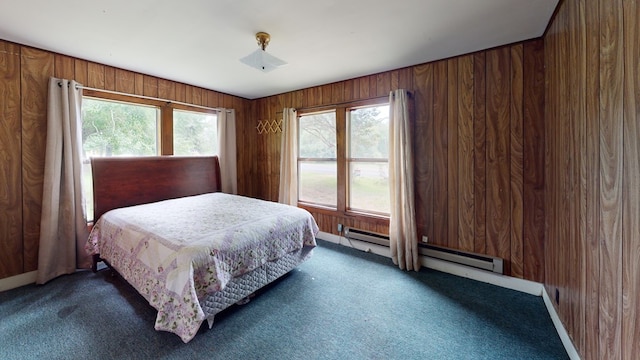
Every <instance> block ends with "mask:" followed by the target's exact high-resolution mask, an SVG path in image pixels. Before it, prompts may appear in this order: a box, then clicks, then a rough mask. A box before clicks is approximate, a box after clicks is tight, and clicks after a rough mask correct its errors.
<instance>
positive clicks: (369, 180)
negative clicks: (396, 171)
mask: <svg viewBox="0 0 640 360" xmlns="http://www.w3.org/2000/svg"><path fill="white" fill-rule="evenodd" d="M349 207H350V209H353V210H361V211H373V212H377V213H384V214H388V213H389V164H388V163H387V162H351V163H350V169H349Z"/></svg>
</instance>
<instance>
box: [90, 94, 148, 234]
mask: <svg viewBox="0 0 640 360" xmlns="http://www.w3.org/2000/svg"><path fill="white" fill-rule="evenodd" d="M159 113H160V111H159V108H158V107H155V106H148V105H139V104H133V103H125V102H119V101H113V100H103V99H96V98H88V97H85V98H83V100H82V150H83V151H82V152H83V167H82V174H83V182H84V184H85V185H84V186H83V192H84V197H85V201H86V209H87V220H89V221H92V220H93V186H91V183H92V181H91V164H90V161H89V158H91V157H92V156H150V155H158V154H159V151H158V119H159Z"/></svg>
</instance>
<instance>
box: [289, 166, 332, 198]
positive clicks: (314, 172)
mask: <svg viewBox="0 0 640 360" xmlns="http://www.w3.org/2000/svg"><path fill="white" fill-rule="evenodd" d="M298 165H299V167H298V199H299V200H300V201H303V202H310V203H316V204H321V205H327V206H333V207H335V206H337V204H338V195H337V190H336V189H337V180H336V179H337V165H336V162H335V161H299V162H298Z"/></svg>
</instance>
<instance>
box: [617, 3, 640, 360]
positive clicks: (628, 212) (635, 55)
mask: <svg viewBox="0 0 640 360" xmlns="http://www.w3.org/2000/svg"><path fill="white" fill-rule="evenodd" d="M623 6H624V7H623V14H624V127H623V133H624V136H623V143H624V148H623V152H624V155H623V156H624V167H623V169H624V170H623V171H624V172H623V189H622V194H623V200H622V201H623V204H622V212H623V217H622V219H623V223H622V254H623V255H622V256H623V257H622V267H623V277H622V319H623V323H622V334H621V339H622V344H621V345H622V358H624V359H631V358H633V357H637V356H638V354H639V353H640V319H639V317H640V282H639V281H638V279H640V261H639V260H640V45H638V44H639V43H640V23H639V22H638V17H639V16H640V5H639V4H638V3H637V2H635V1H625V2H624V3H623Z"/></svg>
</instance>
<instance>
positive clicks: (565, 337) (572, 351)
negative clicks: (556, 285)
mask: <svg viewBox="0 0 640 360" xmlns="http://www.w3.org/2000/svg"><path fill="white" fill-rule="evenodd" d="M542 300H544V305H545V306H546V307H547V311H548V312H549V316H550V317H551V321H553V325H555V327H556V331H557V332H558V336H560V340H561V341H562V344H563V345H564V348H565V350H567V355H569V358H570V359H572V360H573V359H576V360H578V359H580V355H578V351H577V350H576V348H575V346H573V342H572V341H571V338H570V337H569V334H568V333H567V330H566V329H565V328H564V325H562V321H561V320H560V317H559V316H558V313H557V312H556V308H555V307H554V306H553V303H552V302H551V298H550V297H549V294H547V290H546V289H544V287H543V289H542Z"/></svg>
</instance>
